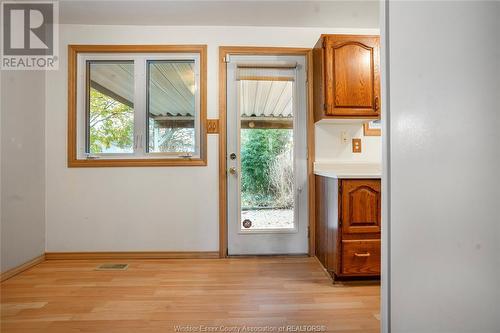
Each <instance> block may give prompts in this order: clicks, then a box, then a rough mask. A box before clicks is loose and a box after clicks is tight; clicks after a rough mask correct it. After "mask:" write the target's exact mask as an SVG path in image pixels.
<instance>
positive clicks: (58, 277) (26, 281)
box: [1, 257, 380, 333]
mask: <svg viewBox="0 0 500 333" xmlns="http://www.w3.org/2000/svg"><path fill="white" fill-rule="evenodd" d="M105 262H108V261H103V260H73V261H69V260H68V261H64V260H49V261H45V262H43V263H41V264H39V265H37V266H35V267H33V268H31V269H29V270H27V271H25V272H23V273H21V274H19V275H17V276H15V277H13V278H11V279H9V280H7V281H5V282H3V283H2V284H1V332H4V333H14V332H15V333H18V332H19V333H20V332H23V333H30V332H51V333H52V332H54V333H59V332H61V333H72V332H106V333H113V332H176V331H177V332H181V331H183V330H182V329H181V328H183V329H189V328H190V329H191V332H203V331H207V332H208V331H209V329H212V332H222V331H223V330H222V329H223V328H224V329H225V332H238V331H237V330H236V329H240V332H249V331H251V330H250V329H251V328H255V329H256V330H255V331H259V332H278V331H279V329H280V328H281V327H283V326H284V330H283V331H284V332H293V331H294V327H287V325H319V326H317V329H318V331H323V332H349V333H353V332H359V333H361V332H362V333H375V332H379V325H380V322H379V299H380V298H379V297H380V296H379V294H380V291H379V289H380V288H379V285H378V283H376V282H366V283H365V282H363V283H361V282H356V283H342V284H335V285H333V284H332V282H331V281H330V279H329V278H328V276H327V275H326V273H325V272H324V271H323V269H322V268H321V266H320V264H319V263H318V261H317V260H316V259H315V258H308V257H303V258H298V257H263V258H230V259H188V260H182V259H181V260H175V259H171V260H121V261H119V262H120V263H122V262H123V263H127V264H129V268H128V269H127V270H124V271H96V270H95V268H96V267H97V266H98V265H99V264H102V263H105ZM114 262H118V261H114ZM176 326H178V327H177V329H176ZM231 327H235V328H234V329H231ZM244 327H246V328H245V329H246V331H245V330H243V328H244ZM184 331H186V330H184ZM296 332H297V331H296Z"/></svg>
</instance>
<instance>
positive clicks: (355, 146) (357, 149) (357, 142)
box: [352, 139, 361, 153]
mask: <svg viewBox="0 0 500 333" xmlns="http://www.w3.org/2000/svg"><path fill="white" fill-rule="evenodd" d="M352 152H353V153H361V139H352Z"/></svg>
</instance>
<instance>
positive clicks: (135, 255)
mask: <svg viewBox="0 0 500 333" xmlns="http://www.w3.org/2000/svg"><path fill="white" fill-rule="evenodd" d="M215 258H219V251H207V252H196V251H190V252H46V253H45V260H95V259H98V260H102V259H106V260H119V259H122V260H125V259H129V260H130V259H215Z"/></svg>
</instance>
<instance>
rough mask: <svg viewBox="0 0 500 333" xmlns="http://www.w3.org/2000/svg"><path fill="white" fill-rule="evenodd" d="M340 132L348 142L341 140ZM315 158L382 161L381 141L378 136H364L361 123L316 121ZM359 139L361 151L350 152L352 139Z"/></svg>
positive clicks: (366, 161) (343, 160)
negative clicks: (344, 134)
mask: <svg viewBox="0 0 500 333" xmlns="http://www.w3.org/2000/svg"><path fill="white" fill-rule="evenodd" d="M342 132H345V133H346V134H347V138H348V142H347V143H343V142H342V140H341V135H342ZM314 134H315V149H316V155H315V160H316V162H318V163H331V162H348V163H349V162H361V163H379V164H380V163H381V162H382V141H381V137H380V136H364V135H363V124H360V123H354V124H352V123H350V124H336V123H317V124H316V126H315V132H314ZM353 138H360V139H361V153H353V152H352V139H353Z"/></svg>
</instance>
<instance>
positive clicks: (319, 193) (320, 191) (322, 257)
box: [314, 176, 327, 268]
mask: <svg viewBox="0 0 500 333" xmlns="http://www.w3.org/2000/svg"><path fill="white" fill-rule="evenodd" d="M314 181H315V197H316V205H315V220H316V227H315V233H316V235H315V236H316V237H315V240H316V249H315V251H316V257H317V258H318V259H319V261H320V262H321V263H322V264H323V266H324V267H325V268H327V263H326V246H327V244H326V240H327V235H326V231H327V230H326V205H327V198H326V196H325V195H326V193H325V181H324V178H323V177H320V176H315V177H314Z"/></svg>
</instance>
